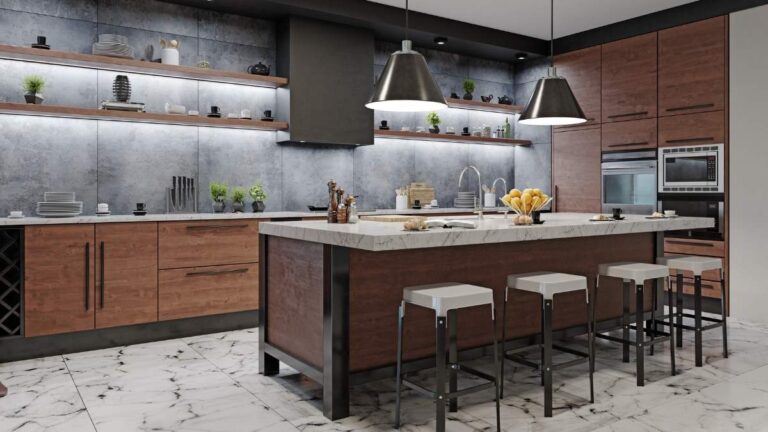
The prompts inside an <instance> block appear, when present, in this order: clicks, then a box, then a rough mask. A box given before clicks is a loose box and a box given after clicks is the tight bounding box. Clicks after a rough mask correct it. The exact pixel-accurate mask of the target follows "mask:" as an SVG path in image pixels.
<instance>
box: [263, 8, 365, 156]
mask: <svg viewBox="0 0 768 432" xmlns="http://www.w3.org/2000/svg"><path fill="white" fill-rule="evenodd" d="M373 51H374V36H373V32H372V31H370V30H366V29H361V28H357V27H351V26H344V25H339V24H335V23H330V22H325V21H320V20H314V19H308V18H301V17H289V18H287V19H285V20H284V21H282V22H281V23H280V25H279V26H278V35H277V75H279V76H285V77H288V87H287V89H278V93H277V118H280V119H286V120H287V121H288V124H289V126H290V130H289V131H287V132H279V134H278V143H280V144H323V145H344V146H360V145H370V144H373V111H372V110H369V109H368V108H366V107H365V104H366V103H367V102H368V99H369V98H370V96H371V93H372V91H373V78H374V77H373Z"/></svg>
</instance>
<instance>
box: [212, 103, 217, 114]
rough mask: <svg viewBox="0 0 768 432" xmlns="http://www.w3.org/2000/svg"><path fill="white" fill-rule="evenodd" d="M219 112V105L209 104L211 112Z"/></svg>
mask: <svg viewBox="0 0 768 432" xmlns="http://www.w3.org/2000/svg"><path fill="white" fill-rule="evenodd" d="M218 113H219V107H217V106H216V105H211V114H218Z"/></svg>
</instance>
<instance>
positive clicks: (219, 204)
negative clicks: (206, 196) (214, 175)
mask: <svg viewBox="0 0 768 432" xmlns="http://www.w3.org/2000/svg"><path fill="white" fill-rule="evenodd" d="M210 188H211V199H212V200H213V211H214V213H224V207H226V203H225V202H224V200H225V199H226V198H227V190H229V187H228V186H227V184H226V183H217V182H213V183H211V185H210Z"/></svg>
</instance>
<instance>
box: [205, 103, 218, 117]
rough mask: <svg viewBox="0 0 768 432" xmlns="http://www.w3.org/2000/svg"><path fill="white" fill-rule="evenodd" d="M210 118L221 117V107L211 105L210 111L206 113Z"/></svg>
mask: <svg viewBox="0 0 768 432" xmlns="http://www.w3.org/2000/svg"><path fill="white" fill-rule="evenodd" d="M208 117H210V118H221V109H220V108H219V107H217V106H216V105H212V106H211V112H209V113H208Z"/></svg>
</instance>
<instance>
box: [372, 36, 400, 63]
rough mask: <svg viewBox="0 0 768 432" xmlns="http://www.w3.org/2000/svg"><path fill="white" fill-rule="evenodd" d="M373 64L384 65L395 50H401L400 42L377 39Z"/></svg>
mask: <svg viewBox="0 0 768 432" xmlns="http://www.w3.org/2000/svg"><path fill="white" fill-rule="evenodd" d="M373 50H374V51H373V64H375V65H377V66H384V65H386V64H387V61H388V60H389V56H390V55H392V53H393V52H395V51H398V50H400V44H397V43H394V42H385V41H381V40H377V41H376V42H375V44H374V47H373Z"/></svg>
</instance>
